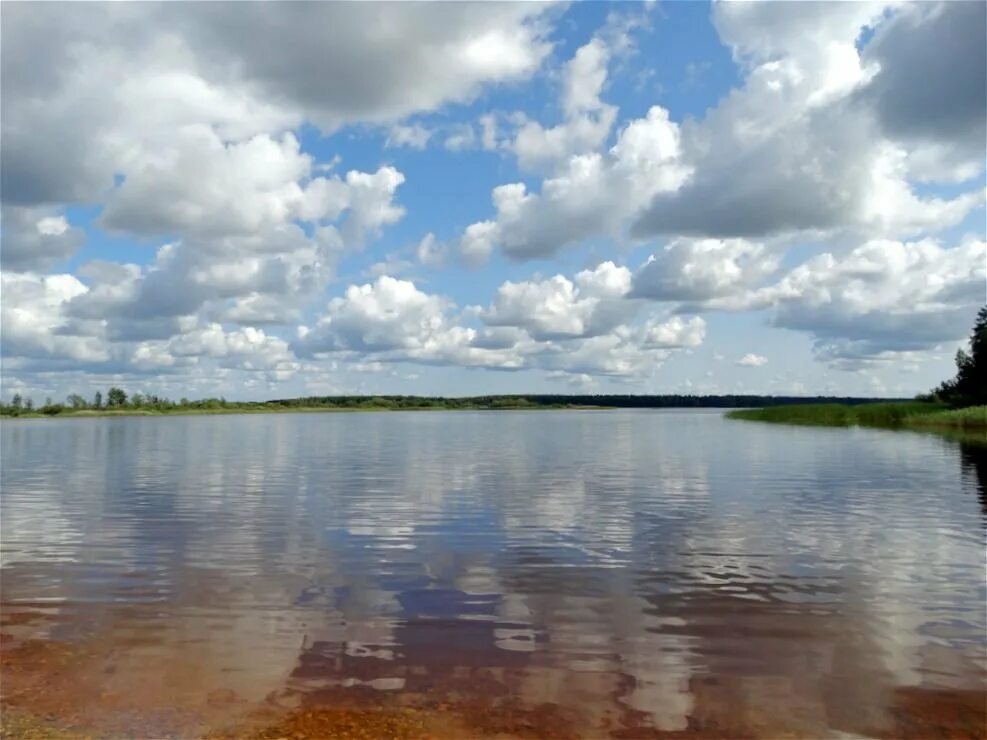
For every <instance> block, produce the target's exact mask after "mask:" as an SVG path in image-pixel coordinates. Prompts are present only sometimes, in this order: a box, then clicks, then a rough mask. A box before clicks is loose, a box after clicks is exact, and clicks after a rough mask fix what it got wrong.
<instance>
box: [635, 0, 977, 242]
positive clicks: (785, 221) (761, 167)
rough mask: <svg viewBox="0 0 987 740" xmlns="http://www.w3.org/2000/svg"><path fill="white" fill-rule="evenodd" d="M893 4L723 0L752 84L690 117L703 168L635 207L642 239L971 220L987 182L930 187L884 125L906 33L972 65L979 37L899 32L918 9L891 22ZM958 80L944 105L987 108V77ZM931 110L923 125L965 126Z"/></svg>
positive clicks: (723, 14) (722, 14)
mask: <svg viewBox="0 0 987 740" xmlns="http://www.w3.org/2000/svg"><path fill="white" fill-rule="evenodd" d="M802 11H806V12H802ZM903 12H906V11H903ZM954 12H955V11H952V12H949V11H946V14H947V15H950V16H951V15H952V14H953V13H954ZM884 15H885V14H884V7H883V6H882V5H880V4H867V3H852V4H849V5H848V4H842V3H831V4H826V3H819V4H816V5H815V6H814V7H813V8H811V9H808V10H806V9H804V8H801V7H800V6H785V5H784V4H775V5H767V6H755V5H747V4H736V5H733V4H730V3H724V4H720V5H717V6H716V8H715V16H714V17H715V20H716V24H717V28H718V30H719V31H720V34H721V37H723V38H724V40H725V41H726V42H727V43H729V44H730V45H731V46H732V48H733V50H734V53H735V55H736V56H738V57H739V58H740V59H742V60H743V61H744V63H745V64H746V65H747V66H748V68H749V71H748V74H747V78H746V81H745V84H744V86H743V87H742V88H740V89H738V90H735V91H733V92H732V93H731V94H730V95H728V96H727V97H726V98H725V99H724V100H723V101H722V102H721V103H720V104H719V105H718V106H717V107H716V108H715V109H714V110H712V111H710V112H709V113H708V114H707V115H706V117H705V118H704V119H702V120H698V121H690V122H688V124H686V125H684V126H683V128H682V147H683V158H684V159H685V161H687V162H688V163H689V164H690V165H691V167H692V169H693V172H694V176H693V177H692V178H691V179H690V180H689V182H688V183H687V184H686V185H685V186H684V187H682V188H681V189H679V190H677V191H674V192H672V193H668V194H658V195H657V196H656V197H655V198H654V200H653V201H652V203H651V204H650V205H649V206H648V207H647V208H646V209H645V210H644V211H643V212H642V213H641V214H639V215H638V216H637V217H636V218H635V220H634V223H633V226H632V233H633V234H634V235H635V236H636V237H638V238H646V237H650V236H655V235H659V234H671V235H677V234H692V235H697V236H713V237H747V238H753V237H769V236H772V235H778V234H786V233H800V232H834V231H847V230H848V231H851V232H854V233H859V234H866V235H878V234H880V235H886V236H896V235H915V234H921V233H926V232H935V231H937V230H940V229H943V228H947V227H949V226H951V225H954V224H956V223H959V222H960V221H961V220H962V219H963V217H964V216H966V214H967V213H969V212H970V210H971V209H972V208H974V207H976V206H978V205H980V204H981V203H982V202H983V193H982V190H981V191H971V192H969V193H966V194H961V195H959V196H956V197H954V198H952V199H943V198H923V197H921V196H919V195H917V194H916V192H915V190H914V189H913V187H912V186H911V184H910V182H909V175H910V172H909V161H908V160H909V157H910V156H911V152H910V150H909V148H908V146H907V145H906V143H905V142H904V141H902V140H900V139H896V138H888V137H887V136H886V135H884V134H885V133H886V132H887V131H888V125H887V120H886V119H887V114H886V113H885V112H882V106H886V100H887V96H888V95H891V94H893V93H892V92H889V90H890V89H891V87H890V86H893V85H894V84H895V83H894V80H895V79H897V77H896V75H898V74H899V73H898V71H897V69H899V68H900V67H901V66H904V65H898V66H896V67H895V68H894V69H895V71H890V70H891V69H892V67H891V65H889V64H888V60H887V54H888V51H889V50H890V49H898V48H899V47H898V44H901V45H902V46H905V47H907V49H908V51H907V52H903V53H905V54H907V55H909V56H911V57H913V58H915V57H917V58H922V57H923V55H935V56H941V57H943V58H944V59H945V60H948V61H944V60H940V61H939V62H937V63H936V68H937V69H939V68H942V69H946V68H964V69H966V68H967V65H970V64H971V61H970V59H969V56H970V55H969V53H968V51H969V50H968V49H967V48H965V46H964V44H965V43H966V42H963V43H960V44H959V46H958V47H954V46H953V45H952V44H940V43H938V42H937V38H938V36H941V35H942V34H941V33H940V34H936V33H934V32H933V33H916V34H913V35H912V36H910V37H905V38H903V39H899V38H898V37H899V36H901V35H902V33H901V28H902V26H903V25H907V24H908V23H909V21H906V20H903V19H902V18H901V17H900V16H899V17H898V18H895V19H894V20H892V21H890V22H887V23H886V24H885V25H883V26H882V25H880V23H881V20H882V19H883V18H884ZM906 15H908V16H909V17H911V16H912V14H910V13H907V12H906ZM930 15H931V16H933V17H935V16H936V14H935V13H932V14H930ZM874 26H877V27H878V31H877V36H876V38H875V41H874V45H873V46H874V48H873V49H872V48H871V45H868V46H867V47H865V49H866V50H865V52H864V53H863V54H861V53H860V52H859V51H858V49H857V42H858V40H859V39H860V36H861V33H862V32H863V30H864V29H865V28H868V27H874ZM968 36H969V34H967V35H966V36H964V37H963V38H964V39H965V38H967V37H968ZM882 47H884V49H885V50H884V51H882ZM913 52H914V54H913ZM954 54H955V56H953V55H954ZM981 55H982V51H981ZM882 59H884V62H883V63H882V61H881V60H882ZM980 66H981V67H982V66H983V65H980ZM973 74H976V73H973ZM981 74H982V73H981ZM917 79H919V78H918V77H915V76H914V75H910V76H909V77H908V83H907V87H908V88H909V89H918V88H922V89H925V88H926V85H925V84H921V85H919V84H916V80H917ZM944 88H945V89H946V90H948V92H944V93H943V94H944V95H946V96H952V97H953V98H963V100H962V101H957V100H954V99H952V98H951V99H950V100H949V101H945V100H944V101H943V102H944V103H947V104H948V105H951V106H953V107H954V108H955V109H958V110H965V109H966V108H969V107H975V108H978V109H979V110H980V111H981V113H982V110H983V105H982V104H980V105H979V106H978V104H977V101H978V99H982V96H983V85H982V84H981V85H980V87H979V88H977V87H976V85H974V86H973V87H963V86H960V85H956V86H944ZM882 101H884V102H882ZM925 119H926V123H925V124H922V125H923V126H926V128H925V130H926V132H927V133H930V134H933V131H934V138H935V139H937V140H939V141H941V140H943V139H950V138H952V137H953V136H954V132H952V131H951V128H950V126H949V125H946V126H937V125H936V124H935V122H934V121H930V120H929V117H928V116H926V117H925ZM983 141H984V137H983V136H980V138H979V143H978V147H977V149H976V152H977V154H978V156H979V157H980V159H981V165H982V159H983V153H984V145H983Z"/></svg>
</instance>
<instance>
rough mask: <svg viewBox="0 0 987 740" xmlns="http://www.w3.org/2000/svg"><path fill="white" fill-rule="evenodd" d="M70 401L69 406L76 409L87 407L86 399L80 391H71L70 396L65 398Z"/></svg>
mask: <svg viewBox="0 0 987 740" xmlns="http://www.w3.org/2000/svg"><path fill="white" fill-rule="evenodd" d="M65 400H66V401H68V404H69V406H71V407H72V408H74V409H84V408H85V407H86V399H84V398H83V397H82V396H80V395H79V394H78V393H71V394H69V397H68V398H66V399H65Z"/></svg>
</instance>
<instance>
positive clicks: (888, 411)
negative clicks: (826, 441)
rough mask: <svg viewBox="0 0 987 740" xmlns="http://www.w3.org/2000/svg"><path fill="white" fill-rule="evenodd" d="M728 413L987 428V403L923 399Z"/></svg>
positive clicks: (795, 420)
mask: <svg viewBox="0 0 987 740" xmlns="http://www.w3.org/2000/svg"><path fill="white" fill-rule="evenodd" d="M727 417H728V418H730V419H743V420H745V421H767V422H774V423H777V424H804V425H812V426H838V427H845V426H864V427H885V428H899V427H908V428H922V427H929V428H932V427H939V428H949V429H964V430H971V431H973V430H981V429H982V430H985V431H987V406H972V407H970V408H965V409H948V408H946V407H945V406H944V405H942V404H935V403H925V402H920V401H911V402H894V403H865V404H860V405H856V406H850V405H845V404H839V403H825V404H813V405H804V406H772V407H767V408H760V409H739V410H737V411H731V412H730V413H729V414H727Z"/></svg>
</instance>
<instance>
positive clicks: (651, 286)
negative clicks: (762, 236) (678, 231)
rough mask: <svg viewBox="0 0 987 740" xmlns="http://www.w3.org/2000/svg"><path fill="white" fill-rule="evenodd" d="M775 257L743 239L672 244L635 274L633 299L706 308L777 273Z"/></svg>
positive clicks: (763, 247) (700, 240)
mask: <svg viewBox="0 0 987 740" xmlns="http://www.w3.org/2000/svg"><path fill="white" fill-rule="evenodd" d="M779 256H780V255H779V254H778V253H776V252H772V251H770V250H768V249H767V248H766V247H765V246H764V245H763V244H758V243H753V242H750V241H747V240H746V239H689V238H683V239H676V240H675V241H673V242H671V243H670V244H668V245H666V246H665V247H664V249H662V250H661V251H660V252H657V253H655V254H652V255H651V256H650V257H648V259H647V261H646V262H645V263H644V264H643V265H642V266H641V267H640V268H638V270H637V272H636V273H635V274H634V287H633V295H635V296H638V297H641V298H651V299H654V300H660V301H685V302H707V301H711V300H713V299H717V298H724V297H729V296H732V295H736V294H738V293H746V292H747V291H748V290H750V289H751V288H753V287H755V286H756V285H757V284H758V283H759V282H760V281H761V280H762V279H763V278H765V277H766V276H768V275H770V274H771V273H772V272H773V271H774V270H775V269H776V268H777V266H778V260H779Z"/></svg>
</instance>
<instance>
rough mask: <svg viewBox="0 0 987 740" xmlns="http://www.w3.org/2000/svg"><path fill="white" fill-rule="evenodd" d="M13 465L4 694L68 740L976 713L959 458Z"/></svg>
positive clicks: (541, 420)
mask: <svg viewBox="0 0 987 740" xmlns="http://www.w3.org/2000/svg"><path fill="white" fill-rule="evenodd" d="M0 452H2V480H0V482H2V497H0V515H2V547H0V558H2V559H0V564H2V570H0V573H2V603H0V608H2V614H3V621H4V626H3V633H4V643H3V644H4V648H5V651H6V652H7V654H8V656H11V657H10V659H9V660H8V663H7V670H6V671H5V673H6V676H5V679H6V680H5V681H4V686H3V694H4V701H5V702H7V705H8V707H14V708H17V707H21V708H27V709H29V710H30V711H32V712H34V713H35V714H40V715H43V716H44V717H46V718H47V719H46V721H50V722H55V723H59V725H60V726H65V727H89V728H93V727H95V728H97V729H101V730H102V731H103V732H105V733H108V734H121V733H123V734H137V733H141V734H146V733H160V734H176V735H185V734H194V733H198V732H204V731H207V730H209V729H216V728H217V727H221V726H223V727H229V726H236V723H237V722H240V721H247V718H249V717H251V716H255V715H256V713H257V711H258V709H259V708H267V709H268V710H272V711H274V710H277V711H281V710H285V711H287V710H290V709H292V708H295V707H313V706H319V705H327V704H334V703H335V704H346V703H357V704H361V705H368V704H376V705H381V706H392V705H393V706H412V707H424V708H426V709H428V708H432V709H434V708H436V707H438V709H440V710H446V708H447V707H451V708H453V710H458V709H462V711H463V712H464V716H468V714H469V712H468V711H467V710H469V709H470V708H474V709H475V708H476V707H480V708H482V709H484V710H485V711H488V713H492V714H491V716H501V715H496V712H497V711H508V712H514V713H516V715H517V716H521V717H526V718H527V719H526V720H525V723H524V724H523V726H522V728H521V729H525V730H530V731H531V732H532V733H535V734H548V735H552V734H582V735H587V736H601V735H606V734H610V733H612V734H617V735H621V734H623V735H625V736H641V735H643V736H649V735H648V733H651V734H660V733H661V732H671V733H676V732H682V733H689V732H691V733H696V734H703V733H706V734H709V735H716V734H725V735H743V734H753V735H761V736H766V735H770V736H779V735H784V734H788V735H802V736H811V737H819V736H824V735H838V734H839V733H847V734H851V735H852V734H863V735H881V734H892V735H894V734H896V733H899V732H901V731H902V729H901V728H902V727H903V726H905V725H903V724H902V723H906V725H907V723H909V722H911V723H913V724H912V725H908V727H911V729H914V730H915V731H916V732H920V731H921V730H922V727H923V726H922V724H921V723H922V722H923V721H925V720H924V719H923V718H922V716H920V715H921V714H922V712H925V713H926V714H929V713H931V714H932V715H936V714H937V713H939V714H941V713H942V712H941V711H940V710H942V711H944V712H945V713H946V714H950V712H952V711H953V709H951V707H953V706H954V704H955V702H956V701H960V704H961V705H962V706H964V707H966V709H965V710H964V711H968V709H969V707H970V706H971V697H972V706H973V707H974V709H976V707H977V706H979V707H980V708H981V709H982V708H983V702H984V698H983V697H984V696H985V694H984V692H985V670H987V656H985V650H987V638H985V630H987V626H985V586H984V577H985V554H984V546H985V528H984V527H985V491H984V487H985V485H987V481H985V477H987V456H985V450H984V449H983V448H978V447H976V446H972V447H971V446H964V445H960V444H958V443H956V442H953V441H950V440H946V439H941V438H938V437H935V436H924V435H918V434H909V433H893V432H883V431H876V430H860V429H851V430H843V429H813V428H795V427H785V426H773V425H759V424H755V423H745V422H737V421H729V420H726V419H724V418H723V417H722V415H721V413H720V412H703V411H649V410H640V411H598V412H593V411H584V412H566V411H562V412H552V411H544V412H478V413H471V412H448V413H446V412H411V413H397V412H395V413H354V414H343V413H340V414H332V413H327V414H295V415H256V416H213V417H165V418H107V419H88V420H81V419H64V420H39V421H15V422H7V423H4V424H3V425H2V450H0ZM957 697H959V699H957ZM916 706H917V707H918V709H916ZM504 708H507V709H506V710H505V709H504ZM252 713H253V714H252ZM954 714H955V712H954ZM913 715H914V716H913ZM510 716H514V715H510ZM950 716H951V715H950ZM964 716H965V717H967V718H969V714H967V715H964ZM974 719H975V720H976V719H979V720H981V721H982V719H983V715H980V716H979V718H978V717H977V716H976V715H974ZM935 721H939V720H935ZM964 721H965V720H964ZM231 723H232V724H231ZM974 726H975V727H976V725H974ZM472 728H473V730H474V731H475V732H476V733H477V734H482V733H483V732H485V731H490V732H495V731H502V730H505V729H506V730H509V731H515V730H518V727H517V726H513V725H509V726H506V728H505V727H501V726H497V725H491V726H484V725H482V724H474V725H472ZM979 732H982V729H980V728H976V730H975V733H979Z"/></svg>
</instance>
